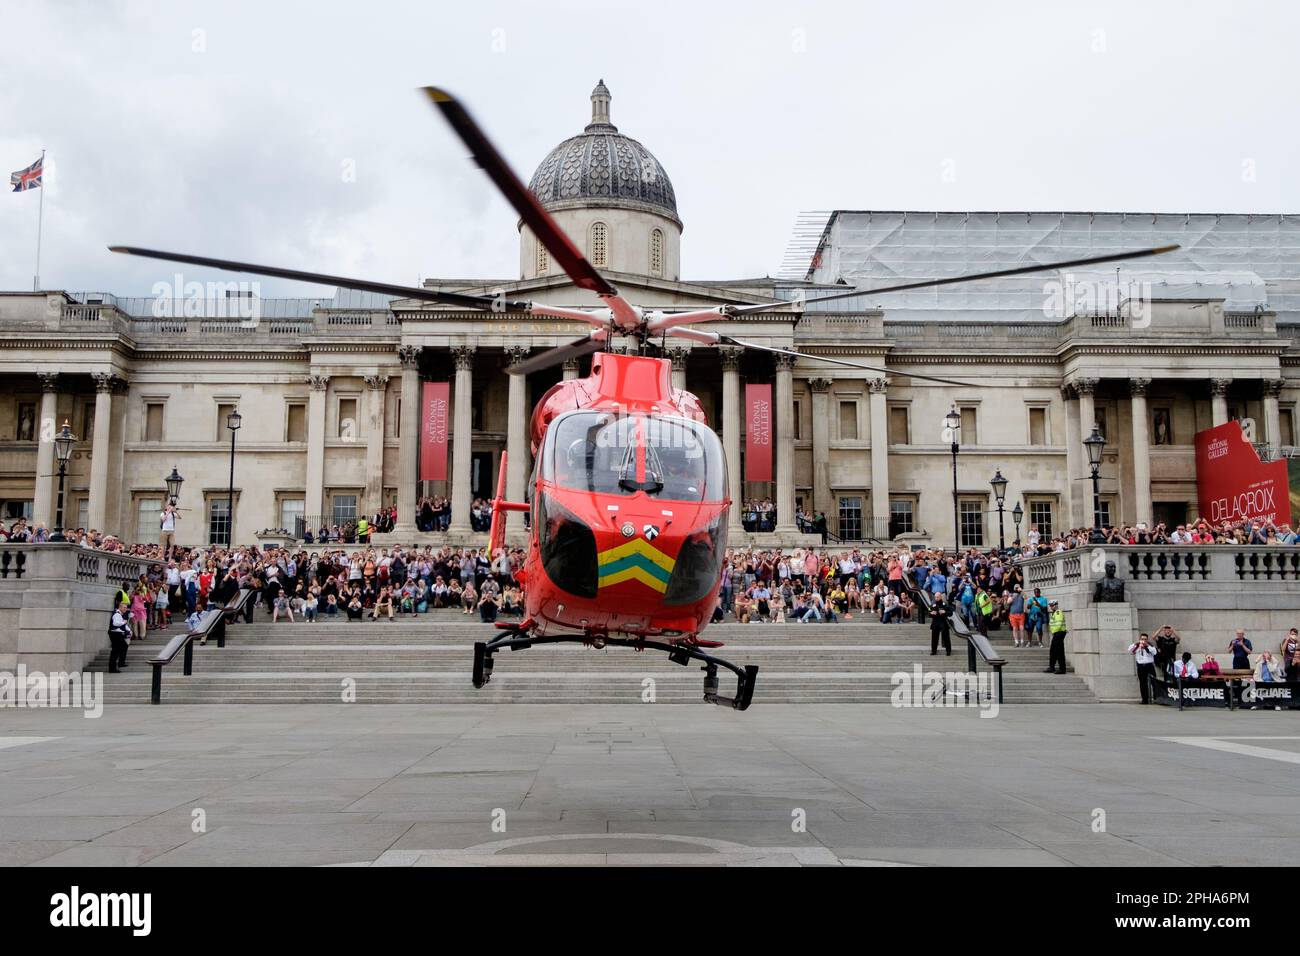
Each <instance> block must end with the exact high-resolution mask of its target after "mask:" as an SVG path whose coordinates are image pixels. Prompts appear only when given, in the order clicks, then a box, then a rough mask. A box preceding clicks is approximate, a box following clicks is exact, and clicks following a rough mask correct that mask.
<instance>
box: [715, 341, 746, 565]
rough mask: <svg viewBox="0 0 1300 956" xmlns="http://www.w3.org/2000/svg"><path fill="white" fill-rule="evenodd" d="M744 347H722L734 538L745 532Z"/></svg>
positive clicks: (731, 534)
mask: <svg viewBox="0 0 1300 956" xmlns="http://www.w3.org/2000/svg"><path fill="white" fill-rule="evenodd" d="M743 354H744V352H743V351H742V350H741V349H738V348H734V347H732V346H723V347H721V348H719V349H718V356H719V358H720V359H721V360H722V451H723V454H724V455H725V456H726V459H727V497H729V498H730V499H731V510H730V511H729V512H728V514H727V534H728V536H729V537H730V538H731V539H732V540H738V537H737V536H738V535H740V534H742V533H743V532H744V526H743V525H742V524H741V523H740V519H741V514H740V510H741V491H740V479H741V474H740V357H741V356H742V355H743Z"/></svg>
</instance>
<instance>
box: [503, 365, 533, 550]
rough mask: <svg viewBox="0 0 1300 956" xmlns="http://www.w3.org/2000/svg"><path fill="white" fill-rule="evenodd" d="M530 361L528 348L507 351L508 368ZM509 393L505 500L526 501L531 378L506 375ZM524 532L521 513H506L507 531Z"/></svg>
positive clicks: (507, 401) (507, 402)
mask: <svg viewBox="0 0 1300 956" xmlns="http://www.w3.org/2000/svg"><path fill="white" fill-rule="evenodd" d="M527 357H528V347H527V346H524V345H512V346H509V347H507V348H506V364H507V365H510V366H513V365H518V364H519V363H520V362H522V361H523V360H524V359H526V358H527ZM506 378H507V379H508V380H509V383H510V386H509V387H510V392H509V394H508V396H507V398H506V407H507V409H508V412H509V414H508V417H507V421H506V456H507V460H506V498H508V499H509V500H510V501H523V500H524V492H525V488H526V485H527V484H528V465H529V462H528V425H529V415H528V376H526V375H509V374H507V375H506ZM523 530H524V515H523V512H522V511H507V512H506V531H507V532H512V531H517V532H520V533H522V532H523Z"/></svg>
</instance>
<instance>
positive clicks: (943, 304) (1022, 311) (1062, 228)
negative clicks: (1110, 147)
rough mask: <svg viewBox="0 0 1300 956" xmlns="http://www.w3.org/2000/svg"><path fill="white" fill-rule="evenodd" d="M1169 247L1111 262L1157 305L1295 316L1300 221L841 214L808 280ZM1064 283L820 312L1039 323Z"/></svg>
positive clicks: (1103, 269)
mask: <svg viewBox="0 0 1300 956" xmlns="http://www.w3.org/2000/svg"><path fill="white" fill-rule="evenodd" d="M1171 243H1177V244H1178V245H1180V246H1181V247H1182V248H1181V249H1179V250H1177V251H1176V252H1172V253H1167V254H1165V255H1163V256H1157V257H1154V258H1148V259H1137V260H1133V261H1132V263H1124V262H1119V263H1116V264H1115V266H1117V267H1118V281H1119V283H1121V284H1122V285H1128V284H1130V283H1134V282H1137V283H1149V288H1150V294H1151V295H1152V296H1153V297H1154V298H1157V299H1181V298H1202V299H1209V298H1222V299H1224V300H1225V308H1227V309H1228V310H1230V311H1253V310H1255V309H1269V310H1273V311H1276V312H1277V313H1278V320H1279V321H1281V322H1286V321H1292V322H1295V321H1300V216H1286V215H1274V216H1262V215H1193V214H1187V215H1184V214H1155V213H1087V212H1083V213H1072V212H1050V213H1049V212H1033V213H1026V212H1000V213H999V212H969V213H967V212H939V213H935V212H871V211H864V212H854V211H840V212H836V213H835V214H834V215H833V216H832V217H831V220H830V222H829V223H828V225H827V227H826V232H825V234H824V236H823V241H822V244H821V248H820V251H819V254H818V256H817V257H815V258H814V259H813V262H812V265H813V268H812V269H811V271H810V273H809V278H811V279H813V280H816V281H818V282H826V283H834V282H839V281H843V282H844V283H846V284H848V285H850V286H863V287H867V288H870V287H871V286H880V285H887V284H894V283H904V282H909V281H919V280H922V279H927V278H943V277H947V276H957V275H963V274H967V273H972V272H989V271H995V270H998V269H1011V268H1015V267H1017V266H1023V265H1028V264H1031V263H1034V262H1044V263H1045V262H1052V261H1057V260H1067V259H1081V258H1085V257H1088V256H1096V255H1106V254H1108V253H1114V252H1121V251H1126V250H1137V249H1142V248H1146V247H1150V246H1161V245H1168V244H1171ZM1072 274H1073V276H1074V279H1075V282H1076V284H1077V283H1079V282H1081V281H1082V277H1085V276H1086V277H1087V278H1088V279H1091V280H1092V281H1095V282H1098V283H1101V282H1108V283H1110V284H1112V285H1113V284H1114V283H1115V282H1116V280H1117V274H1116V271H1115V269H1114V268H1113V267H1107V266H1095V267H1091V268H1089V269H1088V270H1074V271H1073V273H1072ZM1063 278H1064V277H1063V276H1062V275H1061V274H1059V273H1057V272H1046V273H1041V274H1036V275H1030V276H1023V277H1017V278H1011V279H991V280H985V281H982V282H975V283H970V284H960V285H955V286H940V287H938V288H935V289H922V290H917V291H913V292H895V293H886V294H883V295H876V296H872V295H870V294H869V293H868V294H866V295H863V296H862V297H860V298H856V297H855V298H852V299H847V300H844V301H842V302H838V303H828V304H827V305H826V306H824V307H822V308H825V309H827V310H830V309H834V310H837V311H842V310H846V309H858V308H882V309H884V310H886V312H887V313H891V312H892V313H894V314H895V316H896V317H902V316H898V313H899V312H906V313H907V314H906V316H905V317H906V318H908V319H923V318H942V319H951V318H952V317H953V316H952V313H953V312H954V311H961V312H968V313H970V312H978V313H980V315H979V320H980V321H1005V322H1023V321H1035V320H1039V321H1041V320H1043V319H1044V318H1049V317H1050V316H1048V315H1046V314H1045V311H1044V303H1045V300H1046V299H1047V283H1049V282H1053V281H1056V282H1062V283H1063ZM1063 284H1064V283H1063ZM814 294H815V293H814ZM815 309H817V307H815V306H812V307H810V310H815Z"/></svg>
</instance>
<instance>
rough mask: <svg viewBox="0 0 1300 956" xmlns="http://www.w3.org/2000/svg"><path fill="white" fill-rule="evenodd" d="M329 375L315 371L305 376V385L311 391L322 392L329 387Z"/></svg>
mask: <svg viewBox="0 0 1300 956" xmlns="http://www.w3.org/2000/svg"><path fill="white" fill-rule="evenodd" d="M329 384H330V377H329V376H328V375H317V374H315V373H313V374H311V375H308V376H307V385H308V387H310V388H311V390H312V391H313V392H323V391H325V389H327V388H329Z"/></svg>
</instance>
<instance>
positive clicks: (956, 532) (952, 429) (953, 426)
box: [943, 405, 961, 554]
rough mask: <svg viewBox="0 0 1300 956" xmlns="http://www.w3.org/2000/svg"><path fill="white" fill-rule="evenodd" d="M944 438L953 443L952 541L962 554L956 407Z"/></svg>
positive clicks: (945, 420) (946, 421)
mask: <svg viewBox="0 0 1300 956" xmlns="http://www.w3.org/2000/svg"><path fill="white" fill-rule="evenodd" d="M943 428H944V432H943V436H944V438H945V439H949V440H951V441H952V541H953V549H954V551H955V552H956V553H957V554H960V553H961V522H960V521H959V520H958V518H957V452H959V451H960V450H961V441H960V439H961V412H959V411H957V406H956V405H954V406H953V407H952V409H951V411H949V412H948V414H947V415H945V416H944V417H943Z"/></svg>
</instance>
